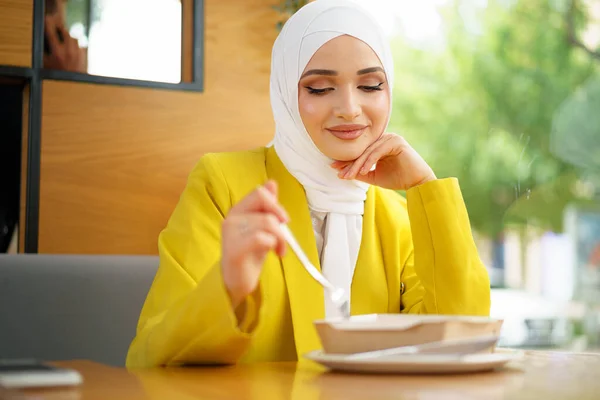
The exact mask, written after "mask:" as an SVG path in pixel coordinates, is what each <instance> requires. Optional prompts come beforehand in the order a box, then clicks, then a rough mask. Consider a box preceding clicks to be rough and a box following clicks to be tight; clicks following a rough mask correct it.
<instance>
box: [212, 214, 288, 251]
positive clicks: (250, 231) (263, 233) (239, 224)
mask: <svg viewBox="0 0 600 400" xmlns="http://www.w3.org/2000/svg"><path fill="white" fill-rule="evenodd" d="M279 224H280V222H279V220H278V218H277V217H276V216H274V215H273V214H266V213H260V212H258V213H248V214H241V215H236V216H232V217H231V218H229V219H227V220H226V221H225V222H224V226H223V228H224V230H225V231H226V232H227V233H228V234H230V233H231V234H233V235H232V236H233V238H231V240H235V241H237V242H238V243H239V245H238V251H239V253H238V254H239V256H240V257H244V255H246V254H248V253H253V252H258V253H266V252H267V251H269V250H274V251H275V252H276V253H277V254H278V255H279V256H283V255H284V254H285V250H286V242H285V237H284V236H283V232H282V231H281V228H280V227H279Z"/></svg>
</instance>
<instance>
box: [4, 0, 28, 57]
mask: <svg viewBox="0 0 600 400" xmlns="http://www.w3.org/2000/svg"><path fill="white" fill-rule="evenodd" d="M32 22H33V1H32V0H29V1H28V0H0V65H12V66H18V67H30V66H31V40H32V35H33V28H32Z"/></svg>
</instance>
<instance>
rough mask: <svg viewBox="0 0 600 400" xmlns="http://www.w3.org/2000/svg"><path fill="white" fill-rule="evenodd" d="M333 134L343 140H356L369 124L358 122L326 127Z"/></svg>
mask: <svg viewBox="0 0 600 400" xmlns="http://www.w3.org/2000/svg"><path fill="white" fill-rule="evenodd" d="M326 129H327V130H328V131H329V132H331V134H332V135H333V136H335V137H336V138H338V139H342V140H354V139H356V138H358V137H360V136H361V135H362V134H363V132H364V131H365V129H367V125H358V124H347V125H336V126H332V127H330V128H326Z"/></svg>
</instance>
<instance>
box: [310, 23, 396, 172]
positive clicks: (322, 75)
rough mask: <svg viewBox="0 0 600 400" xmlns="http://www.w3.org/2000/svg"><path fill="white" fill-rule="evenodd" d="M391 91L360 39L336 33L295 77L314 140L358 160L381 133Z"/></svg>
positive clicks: (338, 156)
mask: <svg viewBox="0 0 600 400" xmlns="http://www.w3.org/2000/svg"><path fill="white" fill-rule="evenodd" d="M389 96H390V91H389V87H388V85H387V79H386V76H385V72H384V70H383V66H382V64H381V61H380V60H379V58H378V57H377V55H376V54H375V52H374V51H373V50H372V49H371V48H370V47H369V46H368V45H367V44H365V43H364V42H362V41H361V40H359V39H356V38H354V37H352V36H348V35H344V36H338V37H337V38H335V39H332V40H330V41H329V42H327V43H325V44H324V45H323V46H322V47H321V48H320V49H319V50H318V51H317V52H316V53H315V54H314V55H313V57H312V58H311V60H310V61H309V63H308V65H307V66H306V68H305V69H304V71H303V72H302V76H301V78H300V81H299V82H298V107H299V110H300V117H301V118H302V122H303V123H304V126H305V127H306V130H307V131H308V134H309V135H310V137H311V138H312V140H313V142H314V143H315V145H316V146H317V147H318V148H319V150H321V152H322V153H323V154H325V155H326V156H327V157H329V158H332V159H334V160H339V161H350V160H355V159H357V158H358V157H359V156H360V155H361V154H362V153H363V152H364V151H365V149H366V148H367V147H369V145H371V144H372V143H373V142H375V141H376V140H377V139H378V138H379V137H380V136H381V134H382V133H383V130H384V129H385V125H386V122H387V118H388V114H389V110H390V102H389Z"/></svg>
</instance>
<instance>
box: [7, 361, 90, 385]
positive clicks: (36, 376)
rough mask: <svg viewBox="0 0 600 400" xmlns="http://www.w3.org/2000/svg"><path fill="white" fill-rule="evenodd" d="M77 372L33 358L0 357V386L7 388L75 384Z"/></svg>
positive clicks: (76, 383) (79, 378) (78, 380)
mask: <svg viewBox="0 0 600 400" xmlns="http://www.w3.org/2000/svg"><path fill="white" fill-rule="evenodd" d="M82 382H83V379H82V377H81V375H80V374H79V372H77V371H75V370H73V369H68V368H61V367H56V366H54V365H50V364H47V363H45V362H42V361H39V360H35V359H0V386H3V387H5V388H7V389H13V388H33V387H55V386H77V385H80V384H81V383H82Z"/></svg>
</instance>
